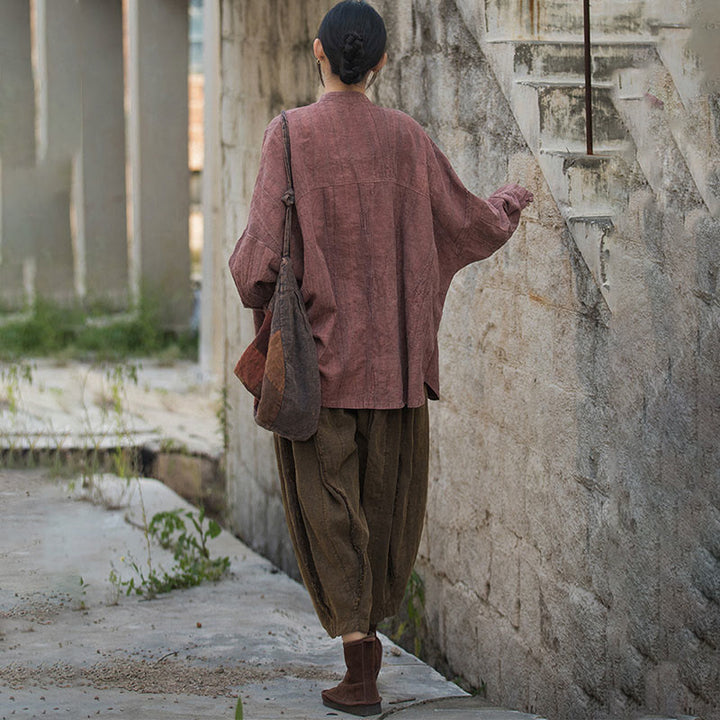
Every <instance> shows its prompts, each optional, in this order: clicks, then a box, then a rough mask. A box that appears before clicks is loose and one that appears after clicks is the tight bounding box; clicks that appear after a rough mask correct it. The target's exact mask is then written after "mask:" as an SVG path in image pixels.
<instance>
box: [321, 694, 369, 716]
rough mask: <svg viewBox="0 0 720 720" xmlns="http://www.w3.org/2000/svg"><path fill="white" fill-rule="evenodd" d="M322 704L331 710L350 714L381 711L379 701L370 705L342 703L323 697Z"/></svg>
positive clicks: (366, 713) (362, 714)
mask: <svg viewBox="0 0 720 720" xmlns="http://www.w3.org/2000/svg"><path fill="white" fill-rule="evenodd" d="M323 705H324V706H325V707H329V708H332V709H333V710H340V711H341V712H346V713H350V715H359V716H360V717H367V716H368V715H379V714H380V713H381V712H382V706H381V704H380V703H373V704H372V705H343V704H342V703H337V702H333V701H332V700H326V699H325V698H323Z"/></svg>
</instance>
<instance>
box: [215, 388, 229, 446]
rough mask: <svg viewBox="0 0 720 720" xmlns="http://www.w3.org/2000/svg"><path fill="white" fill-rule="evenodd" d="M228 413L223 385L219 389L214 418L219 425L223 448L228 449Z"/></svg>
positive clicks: (226, 397)
mask: <svg viewBox="0 0 720 720" xmlns="http://www.w3.org/2000/svg"><path fill="white" fill-rule="evenodd" d="M229 411H230V403H229V402H228V386H227V384H224V385H223V386H222V388H221V389H220V399H219V402H218V407H217V410H216V411H215V416H216V417H217V419H218V423H219V424H220V432H221V433H222V438H223V448H224V449H225V450H227V449H228V447H229V445H230V431H229V429H228V413H229Z"/></svg>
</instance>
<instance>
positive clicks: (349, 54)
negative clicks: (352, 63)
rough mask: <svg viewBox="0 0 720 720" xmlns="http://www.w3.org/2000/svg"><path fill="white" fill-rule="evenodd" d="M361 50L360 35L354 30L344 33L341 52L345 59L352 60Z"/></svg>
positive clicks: (361, 40)
mask: <svg viewBox="0 0 720 720" xmlns="http://www.w3.org/2000/svg"><path fill="white" fill-rule="evenodd" d="M362 51H363V39H362V35H358V34H357V33H356V32H349V33H345V37H343V49H342V53H343V56H344V57H345V59H347V60H354V59H355V58H356V57H357V56H358V55H359V54H361V53H362Z"/></svg>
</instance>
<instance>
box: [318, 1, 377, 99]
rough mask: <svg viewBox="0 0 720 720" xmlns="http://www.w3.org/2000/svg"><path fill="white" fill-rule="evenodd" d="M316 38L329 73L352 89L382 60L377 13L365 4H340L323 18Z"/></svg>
mask: <svg viewBox="0 0 720 720" xmlns="http://www.w3.org/2000/svg"><path fill="white" fill-rule="evenodd" d="M318 38H320V42H321V43H322V46H323V50H324V51H325V55H327V58H328V60H329V61H330V69H331V70H332V71H333V73H335V75H339V76H340V79H341V80H342V81H343V82H344V83H345V84H346V85H354V84H355V83H359V82H360V81H361V80H362V79H363V78H364V77H365V75H367V73H368V72H369V71H370V70H372V68H374V67H375V66H376V65H377V64H378V63H379V62H380V60H381V59H382V56H383V54H384V53H385V43H386V42H387V31H386V30H385V23H384V22H383V19H382V18H381V17H380V15H379V14H378V12H377V10H375V9H374V8H372V7H370V5H368V4H367V3H366V2H363V0H343V2H340V3H338V4H337V5H335V7H333V8H332V9H331V10H330V11H329V12H328V13H327V15H325V17H324V18H323V21H322V22H321V23H320V29H319V30H318Z"/></svg>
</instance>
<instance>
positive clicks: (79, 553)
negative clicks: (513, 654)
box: [0, 470, 474, 720]
mask: <svg viewBox="0 0 720 720" xmlns="http://www.w3.org/2000/svg"><path fill="white" fill-rule="evenodd" d="M190 507H191V506H189V505H188V504H187V503H186V502H184V501H183V500H182V499H181V498H180V497H179V496H177V495H176V494H175V493H174V492H172V491H171V490H170V489H169V488H167V487H166V486H164V485H163V484H162V483H160V482H157V481H155V480H147V479H142V480H137V479H133V480H129V481H128V480H123V479H121V478H117V477H114V476H102V477H97V478H94V479H93V483H92V487H82V483H80V482H76V483H74V485H73V484H72V483H71V485H70V486H68V484H67V483H66V482H63V483H60V482H59V481H57V480H53V479H52V478H49V477H48V475H47V473H46V472H45V471H43V470H31V471H8V470H0V519H1V522H0V718H7V719H9V718H11V717H12V718H15V717H20V718H45V717H58V718H59V717H66V718H83V717H96V716H101V717H119V716H122V717H126V718H141V719H148V720H153V719H154V718H232V717H234V709H235V703H236V698H237V697H238V696H240V697H241V698H242V700H243V704H244V709H245V718H246V719H247V720H277V719H279V718H295V719H296V720H306V719H307V720H311V719H313V720H314V719H316V718H327V717H337V716H343V714H342V713H336V712H333V711H329V710H328V709H327V708H324V707H323V706H322V705H321V703H320V690H321V689H322V688H324V687H327V686H329V685H332V684H334V683H335V682H337V680H339V679H340V677H341V676H342V672H343V666H342V659H341V651H340V647H339V642H338V641H337V640H331V639H329V638H328V637H327V636H326V635H325V633H324V631H323V630H322V628H321V627H320V625H319V623H318V621H317V619H316V617H315V614H314V612H313V609H312V606H311V604H310V601H309V599H308V597H307V595H306V593H305V590H304V589H303V588H302V587H301V586H300V585H298V584H297V583H296V582H294V581H293V580H291V579H290V578H289V577H287V576H286V575H284V574H282V573H280V572H278V571H277V569H276V568H275V567H274V566H273V565H272V564H271V563H270V562H268V561H267V560H265V559H263V558H261V557H260V556H258V555H257V554H255V553H254V552H252V551H251V550H249V549H248V548H247V547H246V546H245V545H243V544H242V543H241V542H240V541H239V540H237V539H236V538H234V537H233V536H232V535H231V534H230V533H227V532H223V533H222V534H221V535H220V536H219V537H218V538H216V539H215V540H212V541H211V544H210V548H211V552H212V553H213V555H220V556H222V555H226V556H228V557H229V558H230V560H231V565H230V573H229V574H228V575H227V576H226V577H225V578H223V579H222V580H221V581H220V582H218V583H205V584H203V585H200V586H197V587H194V588H190V589H187V590H176V591H173V592H171V593H169V594H166V595H161V596H158V598H157V599H154V600H145V599H142V598H140V597H137V596H129V597H128V596H125V595H119V594H118V593H117V590H116V588H114V587H113V586H112V585H111V583H110V582H109V579H108V578H109V574H110V570H111V567H113V566H114V567H115V569H116V570H117V571H118V572H119V573H121V575H123V576H124V577H129V567H128V559H129V558H133V559H134V560H135V561H136V562H138V563H139V564H143V563H147V550H148V548H147V544H146V540H145V535H144V533H143V532H142V531H141V530H140V529H139V527H138V525H141V524H142V522H141V521H142V516H143V513H144V514H145V516H146V517H148V518H149V517H151V516H152V515H153V514H154V513H156V512H158V511H160V510H171V509H174V508H185V509H190ZM150 549H151V560H152V563H153V564H155V565H156V566H157V565H163V566H165V567H166V568H169V566H170V564H171V562H172V557H171V555H170V554H169V552H167V551H165V550H163V549H162V548H160V547H159V546H157V545H152V546H151V548H150ZM123 559H124V560H123ZM383 641H384V644H385V652H384V659H383V663H384V665H383V671H382V673H381V676H380V680H379V689H380V694H381V695H382V696H383V698H384V702H383V709H384V710H385V711H392V710H393V709H399V708H403V707H407V706H408V705H409V704H411V703H413V702H417V701H420V700H425V699H430V698H438V697H449V696H460V695H463V694H464V693H463V691H462V690H460V689H459V688H458V687H457V686H455V685H454V684H452V683H450V682H448V681H446V680H445V679H444V678H442V677H441V676H440V675H439V674H438V673H437V672H435V671H434V670H433V669H431V668H429V667H428V666H426V665H425V664H423V663H422V662H421V661H419V660H418V659H417V658H415V657H413V656H411V655H409V654H407V653H405V652H404V651H403V650H401V649H400V648H398V647H396V646H394V645H393V644H392V643H390V642H389V641H387V640H386V639H383ZM345 717H347V716H345ZM407 717H411V716H410V715H408V716H407ZM468 717H474V716H468Z"/></svg>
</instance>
